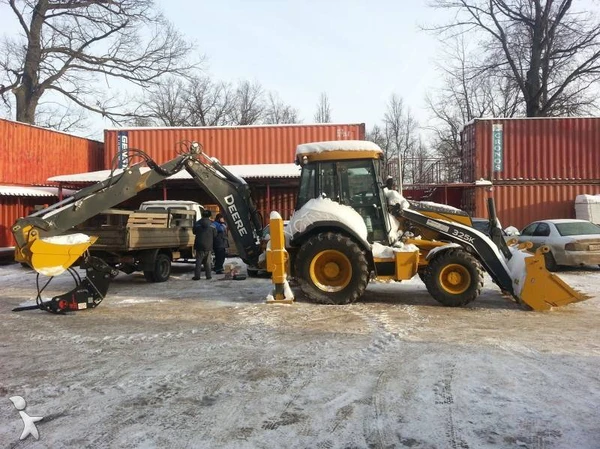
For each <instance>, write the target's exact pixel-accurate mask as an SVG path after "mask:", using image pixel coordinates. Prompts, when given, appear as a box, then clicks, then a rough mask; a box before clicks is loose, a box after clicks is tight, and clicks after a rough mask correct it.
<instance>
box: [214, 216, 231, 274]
mask: <svg viewBox="0 0 600 449" xmlns="http://www.w3.org/2000/svg"><path fill="white" fill-rule="evenodd" d="M214 224H215V228H216V229H217V235H216V237H215V241H214V243H213V246H214V250H215V273H217V274H223V263H224V262H225V255H226V254H227V248H228V247H229V240H227V224H226V223H225V217H223V215H221V214H217V216H216V217H215V223H214Z"/></svg>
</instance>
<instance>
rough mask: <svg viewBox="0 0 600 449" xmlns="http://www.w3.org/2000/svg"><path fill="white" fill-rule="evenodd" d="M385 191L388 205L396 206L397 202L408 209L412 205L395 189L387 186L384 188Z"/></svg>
mask: <svg viewBox="0 0 600 449" xmlns="http://www.w3.org/2000/svg"><path fill="white" fill-rule="evenodd" d="M383 193H384V195H385V199H386V201H387V203H388V206H395V205H396V204H399V205H400V207H401V208H402V209H408V208H409V207H410V203H409V202H408V200H407V199H406V198H404V197H403V196H402V194H401V193H400V192H398V191H396V190H394V189H388V188H387V187H386V188H384V189H383Z"/></svg>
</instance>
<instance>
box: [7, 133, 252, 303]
mask: <svg viewBox="0 0 600 449" xmlns="http://www.w3.org/2000/svg"><path fill="white" fill-rule="evenodd" d="M128 151H129V152H130V154H129V157H133V156H139V157H142V158H143V159H144V161H143V162H140V163H138V164H135V165H132V166H130V167H128V168H126V169H124V170H123V172H122V173H118V174H114V175H112V176H110V177H109V178H108V179H106V180H104V181H101V182H98V183H96V184H94V185H92V186H89V187H86V188H84V189H81V190H79V191H77V192H76V193H75V194H74V195H73V196H71V197H69V198H67V199H65V200H63V201H60V202H58V203H56V204H54V205H52V206H50V207H48V208H45V209H43V210H41V211H37V212H35V213H33V214H31V215H29V216H28V217H24V218H20V219H19V220H17V221H16V223H15V224H14V225H13V227H12V233H13V235H14V238H15V242H16V246H15V259H16V260H17V261H18V262H22V263H27V264H28V265H30V266H31V267H32V268H33V269H34V270H35V271H37V272H38V295H37V301H36V302H37V306H35V307H32V308H38V307H39V308H41V309H44V310H47V311H50V312H56V313H59V312H65V311H73V310H81V309H87V308H94V307H96V306H97V305H98V304H100V302H101V301H102V300H103V299H104V297H105V296H106V293H107V292H108V287H109V284H110V280H111V279H112V278H114V277H115V276H116V275H117V273H118V272H117V270H115V269H114V268H113V267H110V266H109V265H108V264H106V263H105V262H104V261H103V260H102V259H100V258H98V257H95V256H91V255H90V254H89V252H88V251H87V249H88V248H89V247H90V246H91V245H92V244H93V243H94V242H95V240H96V238H95V237H93V236H87V235H82V234H72V233H71V232H70V230H71V229H72V228H73V227H74V226H76V225H78V224H80V223H83V222H84V221H86V220H87V219H89V218H91V217H93V216H95V215H97V214H99V213H100V212H102V211H103V210H106V209H108V208H110V207H113V206H116V205H118V204H120V203H122V202H123V201H126V200H128V199H130V198H133V197H135V196H136V195H137V194H138V193H139V192H141V191H142V190H145V189H147V188H149V187H152V186H153V185H156V184H157V183H159V182H161V181H163V180H164V179H166V178H168V177H169V176H172V175H174V174H175V173H177V172H179V171H180V170H182V169H185V170H186V171H187V172H188V173H189V174H190V175H191V177H192V178H193V179H194V181H196V183H197V184H198V185H199V186H200V187H202V188H203V189H204V190H206V191H207V192H208V193H209V195H210V196H211V197H212V198H213V200H214V201H215V202H217V203H218V204H219V205H220V206H221V208H222V209H223V210H224V211H225V213H224V216H225V218H226V221H227V223H228V224H229V228H230V230H231V234H232V237H233V240H234V243H235V245H236V247H237V249H238V252H239V254H240V256H241V258H242V260H244V262H246V263H247V264H250V265H256V264H257V263H258V256H259V253H260V246H259V244H258V239H257V235H258V232H259V231H260V230H261V229H262V224H261V219H260V215H259V213H258V211H257V209H256V207H255V205H254V202H253V201H252V198H251V195H250V190H249V187H248V185H247V184H246V182H245V181H244V180H243V179H241V178H239V177H237V176H235V175H234V174H232V173H231V172H229V171H228V170H227V169H226V168H225V167H223V165H221V163H220V162H219V161H217V160H216V159H214V158H210V157H208V156H206V155H204V154H203V153H202V147H201V146H200V145H199V144H198V143H195V142H194V143H192V144H191V145H190V146H189V149H188V151H186V152H183V153H181V154H179V155H178V156H177V157H175V158H174V159H172V160H170V161H168V162H166V163H165V164H162V165H159V164H157V163H156V162H154V161H153V160H152V159H151V158H150V157H149V156H148V155H147V154H145V153H144V152H142V151H139V150H134V149H129V150H128ZM145 165H146V166H147V167H148V168H146V167H145ZM78 260H82V263H81V268H85V270H86V277H85V278H84V279H81V278H80V277H79V274H78V273H77V272H76V271H75V270H74V269H73V268H72V266H73V264H75V263H76V262H77V261H78ZM65 271H69V272H70V273H71V275H72V276H73V277H74V279H75V281H76V286H75V288H73V289H72V290H71V291H69V292H67V293H65V294H63V295H59V296H56V297H53V298H52V299H51V300H49V301H43V300H42V298H41V292H42V291H43V288H45V286H44V287H43V288H42V289H41V290H40V288H39V274H42V275H47V276H50V277H53V276H57V275H59V274H62V273H63V272H65ZM46 285H47V284H46ZM26 308H29V307H26ZM23 309H24V308H20V309H16V310H23Z"/></svg>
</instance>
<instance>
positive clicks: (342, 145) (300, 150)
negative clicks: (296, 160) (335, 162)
mask: <svg viewBox="0 0 600 449" xmlns="http://www.w3.org/2000/svg"><path fill="white" fill-rule="evenodd" d="M325 151H376V152H378V153H383V151H382V150H381V148H379V145H377V144H376V143H373V142H370V141H368V140H332V141H330V142H312V143H303V144H300V145H298V146H297V147H296V156H300V155H305V154H318V153H323V152H325Z"/></svg>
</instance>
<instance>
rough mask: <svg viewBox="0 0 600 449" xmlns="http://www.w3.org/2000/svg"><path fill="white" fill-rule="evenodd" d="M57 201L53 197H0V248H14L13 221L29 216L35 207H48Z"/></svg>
mask: <svg viewBox="0 0 600 449" xmlns="http://www.w3.org/2000/svg"><path fill="white" fill-rule="evenodd" d="M57 201H58V198H53V197H20V198H17V197H13V196H0V247H4V246H14V245H15V242H14V240H13V235H12V232H11V228H12V226H13V224H14V223H15V221H17V219H19V218H21V217H25V216H27V215H29V214H30V213H31V212H32V211H33V208H34V207H35V206H36V205H44V204H45V205H50V204H53V203H55V202H57Z"/></svg>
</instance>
